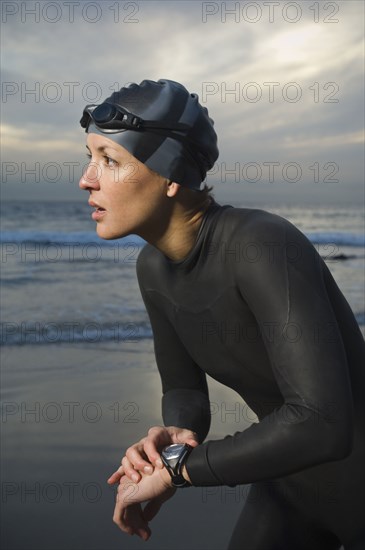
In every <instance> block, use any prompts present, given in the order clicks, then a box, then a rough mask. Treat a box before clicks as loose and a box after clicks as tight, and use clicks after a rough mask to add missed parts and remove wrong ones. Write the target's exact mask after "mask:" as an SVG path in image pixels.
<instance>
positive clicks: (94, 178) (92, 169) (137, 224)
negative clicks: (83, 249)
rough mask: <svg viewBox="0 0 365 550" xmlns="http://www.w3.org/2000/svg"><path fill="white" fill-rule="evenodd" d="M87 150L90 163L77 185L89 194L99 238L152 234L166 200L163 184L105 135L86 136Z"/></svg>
mask: <svg viewBox="0 0 365 550" xmlns="http://www.w3.org/2000/svg"><path fill="white" fill-rule="evenodd" d="M87 149H88V153H89V155H88V156H89V158H90V163H89V165H88V167H87V169H86V170H85V172H84V174H83V176H82V177H81V179H80V184H79V185H80V187H81V189H85V190H87V191H89V193H90V197H89V204H90V206H91V207H92V208H94V209H95V210H94V212H93V214H92V218H93V219H94V220H95V221H96V222H97V233H98V235H99V237H101V238H102V239H117V238H120V237H124V236H126V235H130V234H138V235H141V236H145V235H146V232H147V234H148V233H149V232H151V231H152V232H153V231H154V229H156V227H157V225H158V222H159V218H160V216H161V214H162V207H163V203H164V199H165V200H166V185H165V183H166V181H165V180H164V179H163V178H161V177H160V176H158V175H156V174H155V173H153V172H151V171H150V170H149V169H148V168H147V167H146V166H145V165H144V164H143V163H141V162H139V161H138V160H137V159H136V158H135V157H134V156H133V155H131V154H130V153H129V152H128V151H127V150H126V149H125V148H124V147H122V146H121V145H118V144H117V143H115V142H114V141H112V140H110V139H108V138H106V137H104V136H100V135H98V134H93V133H90V134H88V137H87ZM160 222H161V219H160ZM144 238H145V237H144Z"/></svg>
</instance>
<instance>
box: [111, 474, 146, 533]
mask: <svg viewBox="0 0 365 550" xmlns="http://www.w3.org/2000/svg"><path fill="white" fill-rule="evenodd" d="M135 488H136V485H134V484H132V483H131V482H129V480H128V479H127V478H126V477H124V478H123V480H122V483H121V484H120V485H119V487H118V493H117V497H116V506H115V510H114V515H113V521H114V523H116V524H117V525H118V527H119V528H120V529H121V530H122V531H124V532H126V533H128V534H130V535H134V534H136V535H138V536H140V537H141V538H142V539H143V540H147V539H148V538H149V537H150V535H151V531H150V529H149V527H148V523H147V521H146V520H145V519H144V517H143V514H142V507H141V505H140V503H138V502H134V503H133V494H134V490H135ZM131 489H132V493H131Z"/></svg>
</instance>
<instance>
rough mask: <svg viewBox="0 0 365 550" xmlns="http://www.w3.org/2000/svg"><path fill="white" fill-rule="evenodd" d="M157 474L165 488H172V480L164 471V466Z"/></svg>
mask: <svg viewBox="0 0 365 550" xmlns="http://www.w3.org/2000/svg"><path fill="white" fill-rule="evenodd" d="M158 473H159V474H160V476H161V477H162V480H163V482H164V483H165V485H166V487H170V488H173V484H172V479H171V476H170V474H169V472H168V471H167V470H166V468H165V466H164V467H163V468H161V469H159V470H158Z"/></svg>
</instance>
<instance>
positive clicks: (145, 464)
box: [108, 426, 199, 485]
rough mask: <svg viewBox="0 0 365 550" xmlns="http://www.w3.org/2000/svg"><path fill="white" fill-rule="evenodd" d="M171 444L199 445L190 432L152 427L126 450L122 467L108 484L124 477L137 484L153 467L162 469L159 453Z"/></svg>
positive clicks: (194, 435) (172, 428)
mask: <svg viewBox="0 0 365 550" xmlns="http://www.w3.org/2000/svg"><path fill="white" fill-rule="evenodd" d="M173 443H188V444H189V445H191V446H192V447H196V446H197V445H198V444H199V442H198V436H197V434H196V433H195V432H192V431H191V430H187V429H185V428H177V427H176V426H168V427H164V426H154V427H153V428H150V429H149V430H148V435H147V436H146V437H144V438H142V439H141V440H140V441H138V443H135V444H134V445H132V446H131V447H129V448H128V449H127V450H126V453H125V456H124V457H123V459H122V461H121V464H122V465H121V466H120V468H118V470H117V471H116V472H114V473H113V474H112V475H111V476H110V478H109V479H108V483H109V484H110V485H112V484H113V483H117V482H118V481H119V480H120V479H121V477H122V476H124V475H125V476H127V477H128V478H129V479H130V480H131V481H133V482H135V483H138V482H139V481H140V480H141V475H143V474H147V475H151V474H152V473H153V471H154V468H155V467H157V468H158V469H162V468H163V464H162V462H161V458H160V453H161V451H162V449H163V448H164V447H166V445H172V444H173Z"/></svg>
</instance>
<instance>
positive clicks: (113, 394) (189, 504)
mask: <svg viewBox="0 0 365 550" xmlns="http://www.w3.org/2000/svg"><path fill="white" fill-rule="evenodd" d="M2 365H3V371H2V387H3V388H4V389H3V394H2V443H3V444H2V526H1V527H2V529H1V532H2V535H1V542H2V547H3V548H6V549H9V550H28V549H29V550H30V549H34V550H42V549H47V550H61V549H62V550H63V549H71V548H72V549H73V550H84V549H85V550H94V549H95V550H109V549H110V550H112V549H123V550H129V549H131V550H132V549H142V548H145V549H153V550H164V549H166V550H175V549H176V550H180V549H181V550H186V548H190V549H191V550H204V549H207V550H208V549H209V550H223V549H224V548H226V546H227V544H228V541H229V538H230V534H231V532H232V529H233V526H234V524H235V521H236V519H237V517H238V515H239V512H240V509H241V508H242V505H243V502H244V500H245V495H246V494H247V490H248V486H242V487H237V488H234V489H232V488H229V487H217V488H191V489H188V490H186V491H179V492H177V493H176V494H175V496H174V497H173V498H172V499H171V500H170V501H168V502H167V503H166V504H165V505H164V507H163V508H162V509H161V511H160V512H159V514H158V516H157V517H156V518H155V519H154V520H153V522H151V529H152V537H151V538H150V540H149V541H148V542H146V543H144V542H143V541H142V540H141V539H139V538H138V537H137V536H133V537H130V536H128V535H126V534H124V533H122V532H121V531H119V529H118V528H117V527H116V526H115V525H114V524H113V522H112V514H113V508H114V498H115V496H114V494H115V493H114V490H113V489H112V488H110V487H109V486H108V485H107V484H106V479H107V478H108V477H109V475H110V474H111V473H112V472H113V471H114V469H115V467H116V466H117V465H118V464H119V461H120V459H121V457H122V456H123V454H124V450H125V449H126V448H127V447H128V446H129V445H130V444H132V443H133V442H135V441H136V440H138V439H139V438H141V437H143V436H144V435H145V433H146V431H147V430H148V428H149V427H150V426H152V425H159V424H162V419H161V413H160V402H161V385H160V379H159V375H158V372H157V368H156V365H155V360H154V355H153V342H152V340H141V341H138V342H134V343H119V344H117V343H104V344H96V345H93V344H89V345H86V346H85V345H75V344H73V345H66V344H63V345H61V346H60V345H40V346H35V345H32V346H20V347H16V346H13V347H12V346H9V347H6V348H4V349H3V353H2ZM209 385H210V397H211V402H212V427H211V432H210V435H209V438H211V439H213V438H219V437H223V436H224V435H226V434H228V433H233V432H235V431H237V430H242V429H244V428H245V427H247V426H248V425H249V423H250V421H253V420H254V416H253V415H252V413H251V412H250V411H249V410H248V409H247V407H245V405H244V404H243V403H242V401H241V400H240V398H239V397H238V396H237V394H235V393H234V392H232V391H231V390H229V389H228V388H225V387H223V386H221V385H220V384H218V383H216V382H214V381H211V380H210V381H209Z"/></svg>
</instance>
